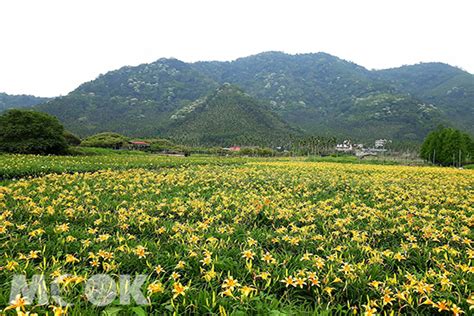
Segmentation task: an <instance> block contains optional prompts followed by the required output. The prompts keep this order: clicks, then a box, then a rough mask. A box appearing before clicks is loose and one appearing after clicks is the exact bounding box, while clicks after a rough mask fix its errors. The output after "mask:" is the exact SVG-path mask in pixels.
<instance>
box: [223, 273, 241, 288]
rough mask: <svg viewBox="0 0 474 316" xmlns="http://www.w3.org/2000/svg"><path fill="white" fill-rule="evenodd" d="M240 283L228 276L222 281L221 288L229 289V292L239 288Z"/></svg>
mask: <svg viewBox="0 0 474 316" xmlns="http://www.w3.org/2000/svg"><path fill="white" fill-rule="evenodd" d="M239 286H240V283H239V282H238V281H237V280H235V279H234V277H232V276H229V277H228V278H227V279H225V280H224V283H222V287H223V288H224V289H229V290H231V291H233V290H234V288H236V287H239Z"/></svg>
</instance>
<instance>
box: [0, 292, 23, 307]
mask: <svg viewBox="0 0 474 316" xmlns="http://www.w3.org/2000/svg"><path fill="white" fill-rule="evenodd" d="M26 304H27V302H26V300H25V299H24V298H23V297H21V295H20V294H18V295H17V296H16V297H15V299H14V300H13V301H12V302H10V305H9V306H8V307H6V308H5V309H4V310H3V311H8V310H10V309H15V310H17V311H20V310H22V311H25V305H26Z"/></svg>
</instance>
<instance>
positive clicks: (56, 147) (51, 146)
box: [0, 109, 67, 154]
mask: <svg viewBox="0 0 474 316" xmlns="http://www.w3.org/2000/svg"><path fill="white" fill-rule="evenodd" d="M66 149H67V142H66V139H65V138H64V127H63V126H62V125H61V123H60V122H59V121H58V119H57V118H56V117H54V116H51V115H49V114H46V113H42V112H36V111H31V110H17V109H14V110H9V111H7V112H5V113H4V114H2V115H1V116H0V151H4V152H9V153H21V154H63V153H65V152H66Z"/></svg>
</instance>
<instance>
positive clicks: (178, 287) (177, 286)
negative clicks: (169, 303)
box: [173, 281, 189, 299]
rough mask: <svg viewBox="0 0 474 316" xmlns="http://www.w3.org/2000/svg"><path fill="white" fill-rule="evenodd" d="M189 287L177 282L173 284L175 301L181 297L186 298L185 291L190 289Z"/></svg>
mask: <svg viewBox="0 0 474 316" xmlns="http://www.w3.org/2000/svg"><path fill="white" fill-rule="evenodd" d="M188 288H189V287H188V286H184V285H182V284H181V282H179V281H178V282H175V283H174V284H173V293H174V295H173V299H175V298H177V297H178V296H179V295H182V296H185V294H186V293H185V291H186V290H187V289H188Z"/></svg>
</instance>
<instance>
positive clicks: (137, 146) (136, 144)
mask: <svg viewBox="0 0 474 316" xmlns="http://www.w3.org/2000/svg"><path fill="white" fill-rule="evenodd" d="M128 147H129V148H130V149H133V150H145V149H147V148H149V147H150V144H149V143H147V142H142V141H131V142H128Z"/></svg>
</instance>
